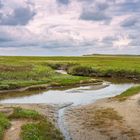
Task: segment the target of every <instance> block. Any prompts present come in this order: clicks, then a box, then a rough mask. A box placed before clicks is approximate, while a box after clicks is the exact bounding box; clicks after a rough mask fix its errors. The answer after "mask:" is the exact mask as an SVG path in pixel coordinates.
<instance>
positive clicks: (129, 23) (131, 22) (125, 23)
mask: <svg viewBox="0 0 140 140" xmlns="http://www.w3.org/2000/svg"><path fill="white" fill-rule="evenodd" d="M137 22H138V18H135V17H131V18H128V19H126V20H124V21H123V22H122V23H121V26H122V27H132V26H134V25H135V24H136V23H137Z"/></svg>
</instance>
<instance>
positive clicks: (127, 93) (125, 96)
mask: <svg viewBox="0 0 140 140" xmlns="http://www.w3.org/2000/svg"><path fill="white" fill-rule="evenodd" d="M138 93H140V86H134V87H131V88H129V89H128V90H126V91H124V92H123V93H122V94H120V95H117V96H116V97H114V98H115V99H117V100H119V101H125V100H126V99H128V98H129V97H131V96H133V95H135V94H138Z"/></svg>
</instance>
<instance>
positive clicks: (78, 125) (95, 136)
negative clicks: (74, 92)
mask: <svg viewBox="0 0 140 140" xmlns="http://www.w3.org/2000/svg"><path fill="white" fill-rule="evenodd" d="M107 108H112V109H113V110H115V112H117V114H118V115H119V116H121V117H122V121H121V122H120V121H112V122H110V123H108V124H109V125H103V124H101V126H102V127H98V126H96V125H93V124H94V123H95V122H94V116H95V113H96V110H98V109H107ZM65 121H66V122H67V126H68V128H69V131H70V134H71V137H72V139H73V140H140V94H137V95H135V96H133V97H131V98H130V99H128V100H126V101H124V102H118V101H114V100H112V99H103V100H100V101H97V102H96V103H93V104H90V105H85V106H81V107H76V108H71V109H69V110H68V111H67V112H66V114H65ZM106 121H108V122H109V120H106Z"/></svg>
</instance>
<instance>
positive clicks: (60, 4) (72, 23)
mask: <svg viewBox="0 0 140 140" xmlns="http://www.w3.org/2000/svg"><path fill="white" fill-rule="evenodd" d="M83 54H140V0H0V55H39V56H41V55H42V56H52V55H63V56H65V55H68V56H75V55H83Z"/></svg>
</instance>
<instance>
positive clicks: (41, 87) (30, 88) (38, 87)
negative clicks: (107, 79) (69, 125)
mask: <svg viewBox="0 0 140 140" xmlns="http://www.w3.org/2000/svg"><path fill="white" fill-rule="evenodd" d="M103 82H104V81H101V82H99V81H98V80H97V82H96V81H94V82H90V81H88V82H84V81H83V83H80V82H79V83H76V84H69V85H53V84H52V85H51V84H50V85H49V84H42V85H32V86H28V87H23V88H17V89H10V90H0V94H2V93H12V92H24V91H34V90H49V89H63V88H70V87H73V86H74V87H77V86H86V85H101V84H103Z"/></svg>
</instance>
